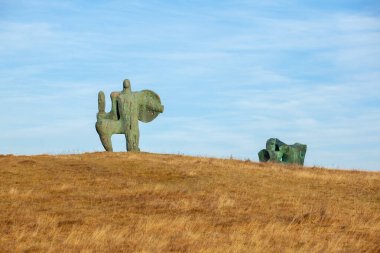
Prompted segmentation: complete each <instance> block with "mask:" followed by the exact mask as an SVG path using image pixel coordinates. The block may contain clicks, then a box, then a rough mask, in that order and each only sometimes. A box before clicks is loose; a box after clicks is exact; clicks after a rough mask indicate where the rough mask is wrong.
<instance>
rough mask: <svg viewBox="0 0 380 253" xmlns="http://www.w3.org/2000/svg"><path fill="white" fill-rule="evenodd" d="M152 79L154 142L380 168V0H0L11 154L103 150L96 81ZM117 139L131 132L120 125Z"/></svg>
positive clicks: (147, 144) (4, 119) (185, 150)
mask: <svg viewBox="0 0 380 253" xmlns="http://www.w3.org/2000/svg"><path fill="white" fill-rule="evenodd" d="M126 78H128V79H129V80H130V81H131V86H132V90H134V91H139V90H143V89H150V90H153V91H155V92H156V93H157V94H159V96H160V97H161V101H162V104H163V105H164V106H165V111H164V113H163V114H160V115H159V116H158V117H157V118H156V119H155V120H154V121H152V122H150V123H142V122H140V148H141V150H142V151H145V152H154V153H172V154H185V155H196V156H207V157H220V158H229V157H231V156H232V157H234V158H237V159H250V160H251V161H258V156H257V153H258V152H259V151H260V150H261V149H263V148H265V143H266V140H267V139H269V138H272V137H276V138H278V139H280V140H281V141H283V142H285V143H287V144H293V143H295V142H298V143H303V144H307V153H306V158H305V165H307V166H322V167H327V168H338V169H361V170H380V133H379V132H380V1H378V0H362V1H361V0H356V1H353V0H329V1H327V0H322V1H307V0H304V1H301V0H267V1H254V0H252V1H248V0H236V1H226V0H218V1H200V0H187V1H184V0H172V1H169V0H161V1H158V0H144V1H135V0H130V1H126V0H125V1H121V0H120V1H118V0H115V1H113V0H110V1H100V0H92V1H89V0H88V1H84V0H77V1H48V0H33V1H29V0H28V1H26V0H18V1H13V0H0V102H1V103H0V105H1V106H2V110H0V154H27V155H31V154H69V153H75V154H76V153H82V152H95V151H102V150H103V147H102V145H101V143H100V140H99V137H98V135H97V133H96V131H95V122H96V113H97V110H98V107H97V106H98V105H97V93H98V92H99V91H100V90H102V91H104V92H105V94H106V109H107V110H110V99H109V94H110V93H111V92H112V91H120V90H121V89H122V82H123V80H124V79H126ZM112 140H113V146H114V150H115V151H124V150H125V137H124V136H123V135H114V136H113V137H112Z"/></svg>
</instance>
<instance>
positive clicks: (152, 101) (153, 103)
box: [138, 90, 164, 123]
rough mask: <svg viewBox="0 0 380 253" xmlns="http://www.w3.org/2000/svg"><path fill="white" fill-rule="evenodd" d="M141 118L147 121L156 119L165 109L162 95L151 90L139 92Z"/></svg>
mask: <svg viewBox="0 0 380 253" xmlns="http://www.w3.org/2000/svg"><path fill="white" fill-rule="evenodd" d="M138 103H139V120H140V121H142V122H145V123H148V122H151V121H152V120H154V119H155V118H156V117H157V115H158V114H159V113H162V112H163V111H164V107H163V105H161V100H160V97H159V96H158V95H157V94H156V93H154V92H153V91H151V90H142V91H140V92H138Z"/></svg>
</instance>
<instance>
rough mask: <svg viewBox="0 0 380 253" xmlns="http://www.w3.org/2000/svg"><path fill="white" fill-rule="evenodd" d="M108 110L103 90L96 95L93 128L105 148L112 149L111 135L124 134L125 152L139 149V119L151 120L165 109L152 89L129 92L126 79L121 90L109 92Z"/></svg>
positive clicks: (129, 86)
mask: <svg viewBox="0 0 380 253" xmlns="http://www.w3.org/2000/svg"><path fill="white" fill-rule="evenodd" d="M111 103H112V106H111V111H110V112H108V113H106V112H105V107H106V103H105V96H104V92H103V91H100V92H99V94H98V110H99V112H98V113H97V115H96V117H97V121H96V124H95V128H96V131H97V132H98V134H99V137H100V141H101V142H102V144H103V147H104V148H105V150H106V151H111V152H112V151H113V149H112V141H111V136H112V135H113V134H124V135H125V139H126V142H127V143H126V146H127V151H140V148H139V138H140V133H139V122H138V121H139V120H140V121H142V122H145V123H147V122H151V121H152V120H154V119H155V118H156V117H157V115H158V114H159V113H162V112H163V111H164V106H163V105H161V100H160V97H159V96H158V95H157V94H156V93H154V92H153V91H151V90H142V91H138V92H132V90H131V83H130V82H129V80H128V79H125V80H124V82H123V90H122V91H120V92H112V93H111Z"/></svg>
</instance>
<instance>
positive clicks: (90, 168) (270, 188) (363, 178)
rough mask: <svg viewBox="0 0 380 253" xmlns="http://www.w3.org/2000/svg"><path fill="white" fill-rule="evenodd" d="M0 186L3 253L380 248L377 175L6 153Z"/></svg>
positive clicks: (163, 158)
mask: <svg viewBox="0 0 380 253" xmlns="http://www.w3.org/2000/svg"><path fill="white" fill-rule="evenodd" d="M0 187H1V191H0V194H1V196H0V211H1V212H0V252H380V173H379V172H361V171H343V170H341V171H339V170H329V169H321V168H315V167H313V168H310V167H304V168H303V167H298V166H284V165H277V164H260V163H255V162H250V161H239V160H232V159H215V158H201V157H189V156H181V155H160V154H148V153H106V152H104V153H86V154H76V155H57V156H51V155H38V156H0Z"/></svg>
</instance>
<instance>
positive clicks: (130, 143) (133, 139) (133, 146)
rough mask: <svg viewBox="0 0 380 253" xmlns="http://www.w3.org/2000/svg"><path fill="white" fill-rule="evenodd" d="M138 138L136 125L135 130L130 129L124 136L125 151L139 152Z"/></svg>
mask: <svg viewBox="0 0 380 253" xmlns="http://www.w3.org/2000/svg"><path fill="white" fill-rule="evenodd" d="M139 137H140V135H139V128H138V125H137V127H135V128H133V127H132V129H131V130H130V131H128V132H127V133H126V134H125V139H126V141H127V151H136V152H138V151H140V148H139Z"/></svg>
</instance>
